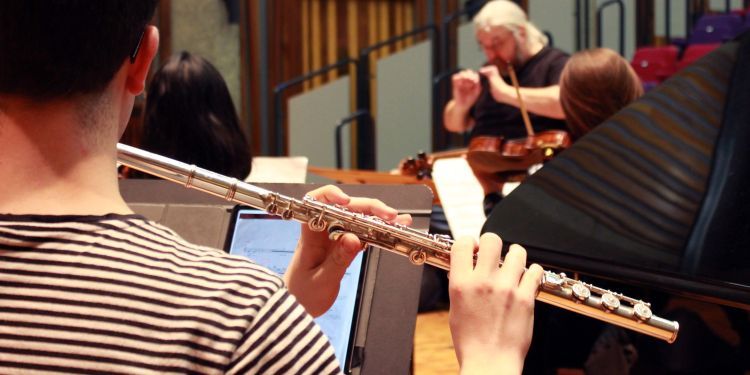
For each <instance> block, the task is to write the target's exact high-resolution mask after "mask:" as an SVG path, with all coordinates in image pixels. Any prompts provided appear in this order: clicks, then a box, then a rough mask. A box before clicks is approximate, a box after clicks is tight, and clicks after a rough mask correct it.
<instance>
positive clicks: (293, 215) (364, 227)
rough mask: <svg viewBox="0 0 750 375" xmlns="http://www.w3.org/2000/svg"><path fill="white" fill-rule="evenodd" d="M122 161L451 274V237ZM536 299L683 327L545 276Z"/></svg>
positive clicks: (668, 336)
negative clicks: (353, 236)
mask: <svg viewBox="0 0 750 375" xmlns="http://www.w3.org/2000/svg"><path fill="white" fill-rule="evenodd" d="M117 151H118V161H119V162H120V163H121V164H123V165H126V166H128V167H130V168H134V169H137V170H140V171H142V172H145V173H149V174H152V175H155V176H157V177H160V178H163V179H166V180H170V181H173V182H176V183H179V184H182V185H184V186H185V187H188V188H193V189H197V190H200V191H203V192H206V193H209V194H212V195H215V196H218V197H221V198H224V199H226V200H228V201H232V202H237V203H241V204H244V205H247V206H250V207H253V208H257V209H261V210H264V211H267V212H268V213H270V214H274V215H278V216H281V217H282V218H283V219H287V220H296V221H299V222H302V223H307V225H308V226H309V228H310V229H312V230H315V231H323V230H327V231H328V233H329V235H330V236H331V237H332V238H336V237H338V236H340V235H342V234H344V233H352V234H354V235H356V236H357V237H358V238H359V239H360V240H361V241H362V242H365V243H368V244H370V245H374V246H377V247H379V248H382V249H385V250H387V251H391V252H395V253H397V254H400V255H403V256H405V257H407V258H408V259H409V261H411V263H413V264H415V265H421V264H425V263H427V264H431V265H433V266H435V267H438V268H441V269H444V270H449V269H450V249H451V246H452V245H453V241H452V240H451V239H450V238H449V237H447V236H441V235H434V234H429V233H426V232H422V231H419V230H416V229H413V228H409V227H407V226H403V225H399V224H390V223H387V222H385V221H383V220H381V219H380V218H378V217H374V216H368V215H364V214H361V213H356V212H352V211H349V210H347V209H346V208H344V207H340V206H336V205H329V204H325V203H322V202H319V201H316V200H314V199H312V198H310V197H305V198H303V199H302V200H299V199H295V198H292V197H288V196H284V195H281V194H278V193H275V192H272V191H269V190H266V189H263V188H260V187H257V186H254V185H251V184H248V183H245V182H242V181H239V180H237V179H235V178H230V177H226V176H223V175H220V174H218V173H214V172H211V171H208V170H205V169H201V168H198V167H196V166H194V165H188V164H185V163H182V162H179V161H176V160H173V159H170V158H166V157H163V156H160V155H157V154H154V153H150V152H147V151H144V150H140V149H137V148H134V147H131V146H127V145H124V144H118V145H117ZM536 299H537V300H539V301H542V302H545V303H549V304H552V305H554V306H558V307H560V308H563V309H566V310H569V311H573V312H576V313H579V314H583V315H586V316H589V317H592V318H595V319H599V320H602V321H605V322H608V323H611V324H615V325H618V326H620V327H623V328H627V329H631V330H634V331H637V332H640V333H643V334H646V335H649V336H652V337H656V338H659V339H661V340H664V341H667V342H669V343H672V342H674V341H675V339H676V338H677V333H678V331H679V324H678V323H677V322H674V321H670V320H666V319H663V318H660V317H658V316H656V315H654V314H653V313H652V311H651V309H650V305H649V304H648V303H647V302H644V301H641V300H637V299H633V298H630V297H627V296H625V295H623V294H620V293H616V292H612V291H609V290H604V289H602V288H598V287H596V286H594V285H591V284H588V283H584V282H581V281H579V280H575V279H571V278H568V277H567V276H566V275H565V274H564V273H555V272H552V271H549V270H545V271H544V275H543V278H542V283H541V285H540V289H539V293H538V295H537V298H536Z"/></svg>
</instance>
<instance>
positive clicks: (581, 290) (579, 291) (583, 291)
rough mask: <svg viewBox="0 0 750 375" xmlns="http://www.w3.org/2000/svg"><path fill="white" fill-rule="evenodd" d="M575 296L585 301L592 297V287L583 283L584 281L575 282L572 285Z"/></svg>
mask: <svg viewBox="0 0 750 375" xmlns="http://www.w3.org/2000/svg"><path fill="white" fill-rule="evenodd" d="M572 289H573V297H575V298H576V299H577V300H579V301H585V300H587V299H589V297H591V289H589V288H588V287H586V285H583V284H582V283H575V284H573V286H572Z"/></svg>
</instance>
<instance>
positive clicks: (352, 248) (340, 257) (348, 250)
mask: <svg viewBox="0 0 750 375" xmlns="http://www.w3.org/2000/svg"><path fill="white" fill-rule="evenodd" d="M361 250H362V243H361V242H360V241H359V238H357V236H355V235H353V234H351V233H347V234H344V235H343V236H342V237H341V238H339V239H338V240H337V241H336V242H335V243H334V244H333V246H332V247H331V250H330V253H329V254H328V256H327V257H326V259H325V260H324V261H323V263H322V264H321V265H320V273H321V275H322V276H323V277H324V278H325V279H326V281H327V282H336V283H339V282H340V281H341V278H342V277H344V273H345V272H346V269H347V268H349V265H350V264H352V261H353V260H354V258H355V257H356V256H357V254H358V253H359V252H360V251H361Z"/></svg>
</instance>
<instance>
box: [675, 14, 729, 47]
mask: <svg viewBox="0 0 750 375" xmlns="http://www.w3.org/2000/svg"><path fill="white" fill-rule="evenodd" d="M741 28H742V16H740V15H739V14H732V13H728V14H706V15H703V16H701V18H700V19H698V22H696V24H695V26H693V31H692V32H691V34H690V38H688V45H690V44H709V43H723V42H725V41H727V40H730V39H732V38H734V37H735V36H736V35H737V34H738V33H739V32H740V29H741Z"/></svg>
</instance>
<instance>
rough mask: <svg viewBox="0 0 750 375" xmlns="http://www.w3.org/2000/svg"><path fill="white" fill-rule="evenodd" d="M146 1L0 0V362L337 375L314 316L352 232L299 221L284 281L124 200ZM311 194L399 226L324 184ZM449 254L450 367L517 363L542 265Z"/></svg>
mask: <svg viewBox="0 0 750 375" xmlns="http://www.w3.org/2000/svg"><path fill="white" fill-rule="evenodd" d="M155 8H156V1H155V0H106V1H100V0H54V1H50V0H24V1H0V55H1V56H3V58H2V59H0V181H2V184H0V255H2V257H3V261H2V262H0V274H2V288H3V292H2V294H0V333H1V335H2V340H0V373H3V374H13V373H41V372H44V373H66V374H69V373H126V374H143V373H201V374H210V373H230V374H231V373H241V374H246V373H310V374H323V373H326V374H329V373H340V372H341V370H340V367H339V363H338V360H337V359H336V357H335V355H334V351H333V348H332V347H331V345H330V343H329V342H328V340H327V339H326V338H325V336H324V335H323V333H322V331H321V330H320V328H319V327H318V326H317V325H316V324H315V322H314V321H313V318H312V316H317V315H320V314H322V313H323V312H325V311H326V310H327V309H328V308H329V307H330V306H331V304H332V303H333V300H334V299H335V297H336V294H337V293H338V290H339V283H340V281H341V277H342V275H343V274H344V272H345V270H346V268H347V266H348V265H349V263H351V261H352V260H353V259H354V257H355V256H356V254H357V252H358V251H361V250H362V248H363V244H362V243H361V242H360V241H359V239H358V238H357V237H356V236H354V235H353V234H350V233H347V234H344V235H343V236H341V237H340V238H338V239H337V240H332V239H330V238H329V236H328V233H327V232H325V231H323V232H313V231H312V230H310V229H309V228H308V226H307V225H304V226H303V229H302V233H301V237H300V241H299V243H298V246H297V249H296V251H295V255H294V258H293V260H292V263H291V264H290V266H289V268H288V271H287V273H286V274H285V275H284V276H283V278H282V277H281V276H279V275H276V274H274V273H272V272H271V271H269V270H267V269H265V268H263V267H260V266H258V265H257V264H255V263H254V262H252V261H250V260H247V259H244V258H241V257H233V256H230V255H228V254H226V253H224V252H223V251H220V250H216V249H211V248H207V247H202V246H196V245H193V244H191V243H188V242H187V241H185V240H184V239H182V238H181V237H179V236H178V235H177V234H175V233H174V232H173V231H172V230H170V229H169V228H167V227H165V226H162V225H159V224H157V223H154V222H152V221H149V220H148V219H146V218H144V217H142V216H140V215H136V214H134V213H133V211H132V210H131V209H130V208H129V207H128V205H127V204H126V203H125V201H124V200H123V198H122V196H121V195H120V192H119V189H118V180H117V171H116V168H115V165H116V160H117V140H118V139H120V137H121V135H122V133H123V131H124V128H125V125H126V124H127V122H128V119H129V118H130V116H131V111H132V109H133V102H134V100H135V97H136V96H137V95H139V94H140V93H141V92H142V91H143V89H144V86H145V80H146V76H147V74H148V69H149V67H150V65H151V63H152V61H153V58H154V56H155V55H156V51H157V48H158V42H159V34H158V30H157V29H156V27H154V26H151V25H148V22H149V20H150V19H151V17H152V16H153V14H154V10H155ZM310 195H311V196H312V197H313V198H316V199H318V200H319V201H322V202H324V203H330V204H337V205H341V206H344V207H347V208H348V209H350V210H353V211H356V212H362V213H364V214H368V215H374V216H377V217H379V218H381V219H383V220H386V221H388V222H394V223H400V224H406V225H408V224H409V223H410V222H411V219H410V218H409V217H408V216H401V215H398V214H397V212H396V210H394V209H393V208H390V207H388V206H387V205H385V204H384V203H383V202H380V201H378V200H374V199H368V198H356V197H349V196H347V195H346V194H345V193H343V192H342V191H341V190H340V189H339V188H337V187H335V186H326V187H322V188H319V189H316V190H314V191H312V192H311V193H310ZM453 251H454V252H453V253H452V254H454V256H452V257H451V262H452V265H453V271H452V278H451V280H452V285H451V294H452V296H454V297H455V298H454V302H455V303H454V306H453V308H452V310H451V319H450V323H451V330H452V334H453V338H454V343H455V346H456V353H457V356H458V358H459V361H460V363H461V366H462V371H464V372H466V373H468V372H477V371H481V369H483V368H485V367H483V366H486V365H492V366H493V369H494V370H496V371H499V372H501V371H505V372H507V373H511V372H513V373H519V372H520V368H521V366H522V365H523V358H524V356H525V354H526V351H527V350H528V346H529V341H530V339H531V330H532V322H533V306H534V296H535V293H536V291H537V288H538V286H539V282H540V280H541V276H542V271H541V268H540V267H539V266H531V267H529V270H528V271H524V263H525V259H526V253H525V251H524V250H523V249H522V248H521V247H518V246H514V247H513V249H511V251H510V253H509V254H508V256H506V261H505V264H504V265H503V266H502V267H498V264H499V261H500V251H501V243H500V240H499V238H497V236H494V235H490V234H488V235H485V236H483V237H482V239H481V243H480V244H479V245H477V244H476V243H474V242H473V241H472V240H469V239H463V240H459V241H457V242H456V244H455V246H453ZM475 252H476V254H477V255H476V256H477V258H476V260H477V261H476V266H474V263H473V260H474V254H475ZM488 286H491V287H489V288H488Z"/></svg>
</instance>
